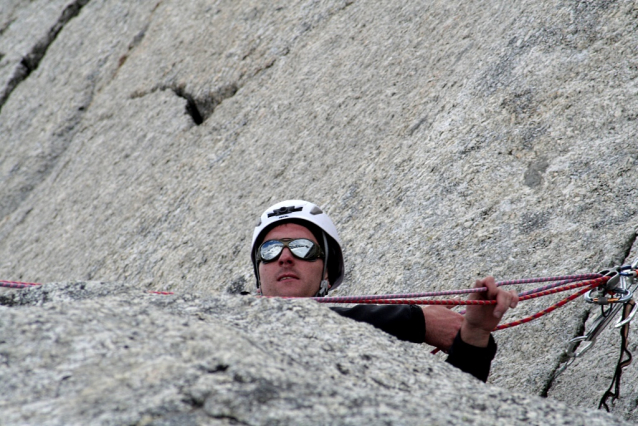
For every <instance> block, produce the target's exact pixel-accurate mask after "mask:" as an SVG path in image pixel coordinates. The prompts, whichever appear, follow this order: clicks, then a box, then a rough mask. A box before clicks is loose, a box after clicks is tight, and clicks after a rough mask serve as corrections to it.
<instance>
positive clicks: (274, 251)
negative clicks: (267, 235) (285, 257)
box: [259, 240, 284, 262]
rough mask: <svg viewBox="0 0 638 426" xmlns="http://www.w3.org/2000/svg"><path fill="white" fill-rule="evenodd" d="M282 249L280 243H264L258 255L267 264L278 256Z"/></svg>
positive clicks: (282, 246) (273, 241)
mask: <svg viewBox="0 0 638 426" xmlns="http://www.w3.org/2000/svg"><path fill="white" fill-rule="evenodd" d="M283 248H284V245H283V243H281V242H280V241H275V240H271V241H266V242H265V243H264V244H262V246H261V248H260V249H259V255H260V256H261V258H262V259H263V260H265V261H266V262H269V261H271V260H273V259H275V258H276V257H277V256H279V254H280V253H281V250H282V249H283Z"/></svg>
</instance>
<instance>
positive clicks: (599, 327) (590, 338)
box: [567, 303, 623, 358]
mask: <svg viewBox="0 0 638 426" xmlns="http://www.w3.org/2000/svg"><path fill="white" fill-rule="evenodd" d="M622 307H623V304H622V303H615V304H614V305H613V306H611V307H609V308H608V309H607V310H604V309H603V311H602V312H601V313H600V315H598V317H596V319H595V320H594V323H593V324H592V326H591V327H590V329H589V331H588V332H587V333H585V334H584V335H582V336H578V337H574V338H573V339H571V340H570V341H569V346H568V348H567V356H569V357H572V358H578V357H579V356H582V355H583V354H584V353H585V352H587V351H588V350H589V349H591V347H592V346H593V345H594V343H596V339H597V338H598V335H599V334H600V333H601V332H602V331H603V330H604V329H605V328H606V327H607V325H609V323H610V322H611V320H612V319H613V318H614V317H615V316H616V314H617V313H618V311H619V310H620V309H621V308H622ZM582 342H587V344H586V345H585V346H584V347H583V348H581V350H580V351H578V352H576V348H578V347H579V345H580V344H581V343H582Z"/></svg>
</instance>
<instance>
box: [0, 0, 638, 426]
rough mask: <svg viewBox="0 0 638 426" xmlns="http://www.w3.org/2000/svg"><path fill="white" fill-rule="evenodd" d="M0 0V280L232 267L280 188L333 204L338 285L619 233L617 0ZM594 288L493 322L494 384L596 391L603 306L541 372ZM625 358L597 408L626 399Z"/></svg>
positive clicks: (634, 175) (625, 9) (628, 45)
mask: <svg viewBox="0 0 638 426" xmlns="http://www.w3.org/2000/svg"><path fill="white" fill-rule="evenodd" d="M0 9H1V10H0V99H1V101H0V279H6V280H17V281H29V282H39V283H44V282H60V281H69V280H79V281H87V280H99V281H105V282H127V283H130V284H131V285H134V286H137V287H139V288H140V289H143V290H171V291H174V292H176V293H177V294H180V295H183V296H184V297H187V296H188V295H193V297H195V295H197V296H198V297H213V296H215V297H221V295H223V294H225V293H239V292H242V291H251V290H252V289H253V281H254V279H253V277H252V271H251V266H250V264H249V246H250V238H251V235H252V226H253V225H254V223H255V220H256V218H257V216H258V215H259V214H260V213H261V212H262V211H263V210H264V209H265V208H266V207H267V206H269V205H270V204H273V203H275V202H277V201H280V200H283V199H291V198H303V199H308V200H310V201H313V202H315V203H317V204H320V205H321V206H322V207H323V208H324V209H325V210H326V211H327V212H328V213H329V214H330V216H331V217H332V218H333V220H334V222H335V223H336V225H337V227H338V228H339V230H340V233H341V237H342V239H343V241H344V253H345V259H346V281H345V282H344V284H343V285H342V286H341V287H340V288H339V291H338V294H340V295H356V294H370V293H388V292H392V293H397V292H414V291H424V290H431V289H450V288H465V287H467V286H469V285H471V284H472V283H473V281H474V280H475V279H476V278H478V277H481V276H485V275H494V276H495V277H496V278H497V279H498V280H505V279H514V278H522V277H529V276H546V275H564V274H571V273H583V272H596V271H599V270H601V269H603V268H606V267H609V266H613V265H617V264H621V263H624V262H628V261H630V260H631V259H633V258H635V257H636V256H638V244H636V243H635V241H636V232H637V228H638V220H637V217H638V207H637V206H636V203H635V200H636V199H637V198H638V197H637V196H638V188H637V185H636V182H638V144H637V143H636V134H637V133H638V132H637V130H638V120H637V117H638V96H636V95H637V94H638V86H637V77H638V31H637V30H638V28H637V27H638V5H637V4H636V3H635V2H633V1H604V2H603V1H589V2H584V1H578V2H574V1H558V0H556V1H537V2H524V1H513V2H505V1H503V2H488V3H480V4H473V3H468V2H460V1H429V2H425V3H424V2H417V1H408V0H400V1H394V2H392V3H391V4H390V3H387V4H386V3H370V2H358V1H346V0H341V1H337V0H335V1H311V0H306V1H292V2H284V1H278V2H277V1H276V2H268V3H267V4H263V2H256V1H250V0H241V1H230V0H219V1H211V0H200V1H191V2H177V1H172V0H165V1H157V0H154V1H138V2H117V1H113V0H101V1H100V0H90V1H82V0H76V1H66V2H64V1H50V2H43V1H31V2H27V1H18V0H14V1H6V2H3V7H2V8H0ZM35 59H37V60H35ZM25 64H26V65H25ZM29 64H30V65H29ZM27 65H28V66H27ZM18 77H19V78H18ZM520 290H522V288H521V289H520ZM7 292H9V293H11V292H13V290H10V291H7ZM7 297H8V296H7ZM560 298H561V296H553V297H548V298H543V299H537V300H535V301H530V302H525V303H522V304H521V305H520V306H519V307H518V308H517V309H516V310H514V311H513V312H511V313H510V314H509V315H508V319H513V318H521V317H524V316H527V315H530V314H532V313H534V312H537V311H539V310H540V309H542V308H545V307H547V306H549V305H550V304H551V303H554V302H556V301H557V300H559V299H560ZM105 300H106V299H105ZM83 303H84V302H83ZM86 303H89V302H86ZM96 303H97V302H96ZM34 309H35V308H34ZM78 309H80V308H79V307H78ZM87 309H90V308H87ZM114 309H115V308H114ZM6 310H7V311H8V312H13V311H18V310H16V309H15V307H9V308H6ZM596 313H597V312H596V310H594V309H591V307H589V306H587V305H586V304H585V303H584V302H583V301H582V300H581V299H579V300H577V301H575V302H572V303H571V304H569V305H567V306H566V307H564V308H562V309H560V310H559V311H556V312H554V313H552V314H551V315H549V316H547V317H544V318H543V319H540V320H537V321H535V322H532V323H530V324H526V325H524V326H520V327H517V328H513V329H510V330H507V331H503V332H499V333H498V334H497V336H496V338H497V340H498V342H499V347H500V349H499V354H498V356H497V359H496V361H495V363H494V366H493V373H492V375H491V379H490V381H491V383H492V384H494V385H497V386H500V387H502V388H505V389H510V390H512V391H515V392H518V393H523V394H528V395H547V396H548V397H549V398H551V399H553V400H560V401H563V402H565V403H566V404H568V405H569V406H572V407H574V409H581V408H582V407H585V408H595V407H596V406H597V402H598V399H599V397H600V396H601V395H602V393H603V392H604V390H605V389H606V388H607V386H608V384H609V380H610V378H611V375H612V374H613V369H614V366H615V361H616V357H617V353H618V345H619V342H618V341H619V338H618V336H617V332H616V331H614V330H611V328H610V329H609V330H606V331H605V333H603V335H602V336H601V338H599V341H598V343H597V344H596V345H595V346H594V348H593V349H592V350H591V351H590V352H588V353H587V354H586V356H584V357H583V358H582V359H579V360H578V361H577V362H575V363H574V364H573V365H572V366H570V368H569V369H568V370H567V371H565V372H564V373H563V374H562V375H561V376H559V377H558V379H556V380H552V379H551V377H552V373H553V372H554V371H555V370H556V368H557V367H558V366H559V364H560V362H561V360H562V359H563V352H564V349H565V347H566V342H567V341H568V340H569V339H570V338H572V337H574V336H576V335H578V334H580V333H581V332H582V330H583V327H586V326H587V325H588V324H590V323H591V319H592V318H593V316H595V314H596ZM11 315H18V314H17V313H13V314H11ZM588 318H589V319H588ZM15 321H20V320H19V319H17V318H16V319H15ZM340 324H341V323H340ZM637 328H638V326H637V327H634V328H633V329H632V330H631V332H630V349H631V350H635V349H636V348H637V347H636V342H638V332H636V329H637ZM87 333H89V334H90V331H87ZM47 350H49V349H47ZM51 350H53V349H51ZM56 350H57V349H56ZM60 350H62V349H60ZM42 351H45V349H44V347H43V349H42ZM636 368H637V367H636V365H631V366H629V367H628V368H627V369H626V370H625V374H624V376H623V381H622V387H621V392H622V393H621V398H620V400H619V401H618V402H617V403H616V405H615V407H614V408H613V409H612V411H613V413H614V414H615V415H616V416H617V417H618V418H625V419H627V420H629V421H634V422H635V421H637V420H638V411H637V410H636V406H635V405H636V404H635V401H636V400H637V399H638V374H636ZM591 371H595V372H596V374H591ZM273 374H274V373H273ZM113 386H114V385H113ZM576 407H578V408H576Z"/></svg>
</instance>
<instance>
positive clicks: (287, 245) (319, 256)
mask: <svg viewBox="0 0 638 426" xmlns="http://www.w3.org/2000/svg"><path fill="white" fill-rule="evenodd" d="M298 240H305V241H309V242H310V243H312V245H313V246H315V247H317V249H318V250H319V252H318V253H317V254H316V255H315V256H314V257H312V258H310V259H304V258H303V257H299V256H297V255H296V254H295V252H293V251H292V250H291V249H290V243H292V242H293V241H298ZM271 241H277V242H279V243H281V244H283V246H282V247H281V251H280V252H279V253H278V254H277V256H275V257H273V258H272V259H270V260H266V259H264V258H263V257H262V255H261V249H262V247H263V246H264V244H266V243H269V242H271ZM285 248H288V250H290V253H291V254H292V255H293V256H294V257H295V258H296V259H299V260H304V261H306V262H314V261H316V260H317V259H322V258H323V257H324V256H325V254H324V252H323V249H322V248H321V246H320V245H319V244H318V243H315V242H314V241H312V240H310V239H308V238H273V239H272V240H268V241H264V242H263V243H261V244H260V245H259V248H258V249H257V259H258V260H259V262H263V263H270V262H275V261H277V259H279V257H280V256H281V254H282V253H283V252H284V249H285ZM310 251H312V248H311V249H310Z"/></svg>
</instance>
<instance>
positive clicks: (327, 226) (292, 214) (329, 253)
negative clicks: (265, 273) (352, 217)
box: [250, 200, 344, 295]
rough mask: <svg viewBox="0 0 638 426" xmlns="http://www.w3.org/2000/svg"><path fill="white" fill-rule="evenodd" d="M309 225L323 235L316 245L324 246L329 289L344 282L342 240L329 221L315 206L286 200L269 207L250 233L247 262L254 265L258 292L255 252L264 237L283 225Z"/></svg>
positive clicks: (257, 267) (301, 201)
mask: <svg viewBox="0 0 638 426" xmlns="http://www.w3.org/2000/svg"><path fill="white" fill-rule="evenodd" d="M300 221H305V222H310V223H311V224H313V225H315V226H316V227H318V228H319V229H320V230H321V231H323V240H324V241H320V242H319V244H320V245H322V246H324V247H323V249H324V252H325V256H326V257H325V258H324V268H325V269H326V270H327V271H328V275H329V280H330V284H331V286H330V289H335V288H336V287H338V286H339V284H341V282H342V281H343V274H344V263H343V253H342V252H341V239H340V238H339V234H338V233H337V228H336V227H335V225H334V223H332V220H330V217H328V215H327V214H325V213H324V212H323V210H321V209H320V208H319V206H317V205H316V204H313V203H310V202H308V201H303V200H286V201H282V202H280V203H277V204H275V205H273V206H270V207H268V208H267V209H266V211H265V212H263V213H262V215H261V216H260V218H259V221H258V222H257V225H256V226H255V231H254V232H253V241H252V245H251V247H250V258H251V260H252V262H253V267H254V271H255V278H256V279H257V288H259V284H260V283H259V263H258V262H257V255H256V253H257V250H258V248H259V244H261V243H262V242H263V238H264V236H265V235H266V234H267V233H268V232H269V231H270V230H271V229H272V228H274V227H275V226H277V225H281V224H282V223H285V222H300ZM323 287H324V286H323V284H322V290H321V291H320V293H321V295H325V294H326V293H327V292H328V288H325V289H324V288H323Z"/></svg>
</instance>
